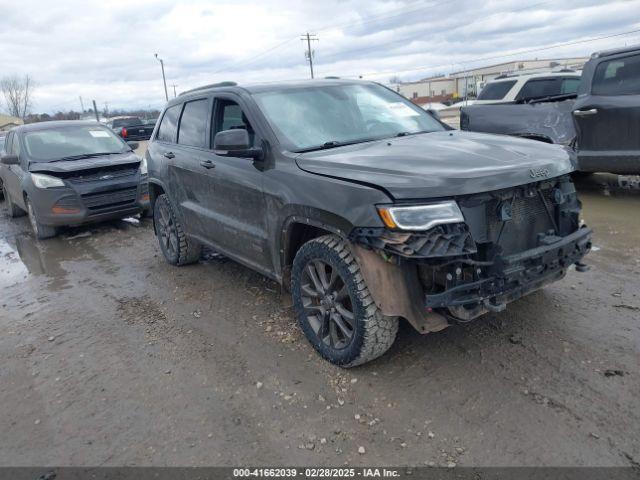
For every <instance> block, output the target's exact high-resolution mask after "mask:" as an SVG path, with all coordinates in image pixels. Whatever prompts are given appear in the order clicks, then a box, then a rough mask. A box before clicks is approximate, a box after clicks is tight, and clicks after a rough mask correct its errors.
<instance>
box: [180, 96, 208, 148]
mask: <svg viewBox="0 0 640 480" xmlns="http://www.w3.org/2000/svg"><path fill="white" fill-rule="evenodd" d="M209 117H210V112H209V100H207V99H203V100H194V101H192V102H187V103H185V105H184V111H183V112H182V118H181V119H180V129H179V131H178V143H179V144H180V145H188V146H191V147H200V148H207V147H208V145H207V119H208V118H209Z"/></svg>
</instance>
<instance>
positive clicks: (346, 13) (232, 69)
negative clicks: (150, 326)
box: [0, 0, 640, 112]
mask: <svg viewBox="0 0 640 480" xmlns="http://www.w3.org/2000/svg"><path fill="white" fill-rule="evenodd" d="M61 3H62V4H61ZM639 10H640V0H629V1H615V2H610V3H602V2H599V1H594V0H591V1H589V0H568V1H565V2H557V1H543V0H530V1H529V2H527V3H523V2H522V1H519V0H518V1H516V0H490V1H487V2H475V1H471V0H446V1H445V0H428V1H415V0H324V1H322V2H317V1H312V0H303V1H300V2H291V1H290V0H261V1H255V0H254V1H247V0H222V1H203V0H194V1H181V0H178V1H176V0H155V1H152V0H138V1H136V2H131V1H130V0H110V1H109V2H104V1H91V0H89V1H81V0H69V1H65V2H58V3H57V4H56V7H55V8H51V4H50V2H49V1H46V0H25V1H22V2H3V3H2V4H1V5H0V18H2V19H3V21H2V27H0V44H1V45H2V62H1V64H0V71H1V72H2V73H1V74H13V73H16V74H24V73H29V74H30V75H31V76H32V77H34V79H35V80H36V81H37V82H38V89H37V91H36V95H35V99H34V101H35V106H34V110H36V111H39V112H43V111H49V112H51V111H56V110H69V109H78V108H79V99H78V97H79V96H82V97H83V98H84V99H86V101H85V105H86V104H87V102H89V101H90V100H91V99H95V100H96V102H97V103H98V104H99V105H101V106H102V105H103V104H104V103H105V102H108V103H109V105H110V107H111V108H139V107H148V106H152V107H161V106H162V104H163V103H164V90H163V85H162V78H161V74H160V65H159V63H158V62H157V61H156V59H155V58H154V56H153V54H154V53H156V52H157V53H158V54H159V55H160V57H161V58H163V59H164V60H165V66H166V74H167V83H168V84H177V85H178V87H177V89H178V91H181V90H184V89H187V88H192V87H195V86H198V85H202V84H207V83H212V82H215V81H222V80H236V81H239V82H252V81H277V80H281V79H297V78H306V77H307V76H308V66H307V64H306V61H305V58H304V45H303V43H302V42H301V41H300V38H299V37H300V35H301V34H303V33H304V32H306V31H310V32H313V33H317V34H318V37H319V40H320V41H319V42H316V43H314V45H313V48H314V50H315V61H316V65H315V66H316V72H317V74H318V76H325V75H338V76H358V75H365V76H367V77H368V78H372V79H376V80H387V79H388V78H389V77H391V76H392V75H393V74H394V73H398V74H399V75H400V77H401V78H403V79H405V80H413V79H417V78H420V77H423V76H426V75H430V74H433V73H445V72H449V71H453V70H460V69H461V68H469V67H470V66H478V65H481V64H490V63H498V62H499V61H506V60H512V59H513V58H515V57H509V58H507V57H505V58H504V59H503V60H496V61H495V62H494V61H484V60H482V59H484V58H487V57H497V56H501V55H508V54H514V53H517V52H519V51H523V50H531V49H536V48H542V47H546V46H549V45H554V44H559V43H565V42H571V41H575V40H582V39H588V38H593V37H598V36H603V35H610V34H615V33H618V32H624V31H630V30H640V22H639V21H638V16H637V12H638V11H639ZM625 43H640V35H638V34H636V35H631V36H626V37H618V38H612V39H608V40H603V41H599V42H592V43H583V44H578V45H574V46H567V47H561V48H554V49H551V50H541V51H540V52H539V53H536V52H531V53H527V54H526V55H524V56H525V57H555V56H586V55H588V54H589V53H591V52H592V51H594V50H598V49H603V48H611V47H616V46H619V45H624V44H625ZM274 47H277V48H274ZM483 62H484V63H483ZM170 90H171V89H170Z"/></svg>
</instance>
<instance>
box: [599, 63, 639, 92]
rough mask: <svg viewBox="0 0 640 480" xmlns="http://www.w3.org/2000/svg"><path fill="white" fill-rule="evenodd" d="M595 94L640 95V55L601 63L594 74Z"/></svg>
mask: <svg viewBox="0 0 640 480" xmlns="http://www.w3.org/2000/svg"><path fill="white" fill-rule="evenodd" d="M592 93H593V94H594V95H640V55H633V56H630V57H625V58H617V59H615V60H609V61H606V62H602V63H600V64H599V65H598V66H597V67H596V73H595V75H594V76H593V87H592Z"/></svg>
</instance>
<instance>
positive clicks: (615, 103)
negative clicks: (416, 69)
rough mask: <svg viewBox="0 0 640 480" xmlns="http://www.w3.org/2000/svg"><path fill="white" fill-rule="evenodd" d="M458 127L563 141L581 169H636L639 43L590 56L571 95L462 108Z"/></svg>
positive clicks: (639, 161)
mask: <svg viewBox="0 0 640 480" xmlns="http://www.w3.org/2000/svg"><path fill="white" fill-rule="evenodd" d="M460 128H461V129H462V130H468V131H473V132H486V133H502V134H507V135H514V136H518V137H525V138H531V139H534V140H540V141H543V142H547V143H556V144H561V145H566V146H569V147H571V148H572V149H574V150H575V151H576V153H577V158H578V168H579V170H581V171H584V172H611V173H618V174H625V175H636V174H640V46H635V47H629V48H624V49H617V50H608V51H604V52H598V53H594V54H593V55H591V58H590V60H589V61H588V62H587V63H586V64H585V66H584V69H583V70H582V78H581V82H580V87H579V89H578V92H577V94H573V95H559V96H554V97H548V98H543V99H534V100H529V101H524V102H518V103H511V104H499V105H472V106H468V107H464V108H462V109H461V114H460Z"/></svg>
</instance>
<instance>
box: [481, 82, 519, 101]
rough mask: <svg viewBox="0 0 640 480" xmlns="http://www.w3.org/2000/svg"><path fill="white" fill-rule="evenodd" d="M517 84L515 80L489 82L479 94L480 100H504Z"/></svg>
mask: <svg viewBox="0 0 640 480" xmlns="http://www.w3.org/2000/svg"><path fill="white" fill-rule="evenodd" d="M515 84H516V81H515V80H509V81H504V82H491V83H487V84H486V85H485V86H484V88H483V89H482V91H481V92H480V95H478V100H502V99H503V98H504V97H505V95H506V94H507V93H508V92H509V90H511V87H513V86H514V85H515Z"/></svg>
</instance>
